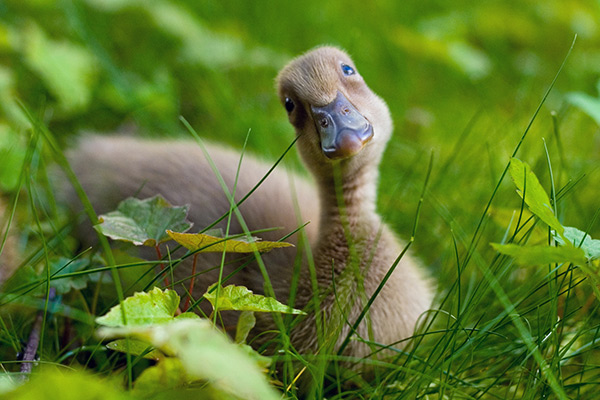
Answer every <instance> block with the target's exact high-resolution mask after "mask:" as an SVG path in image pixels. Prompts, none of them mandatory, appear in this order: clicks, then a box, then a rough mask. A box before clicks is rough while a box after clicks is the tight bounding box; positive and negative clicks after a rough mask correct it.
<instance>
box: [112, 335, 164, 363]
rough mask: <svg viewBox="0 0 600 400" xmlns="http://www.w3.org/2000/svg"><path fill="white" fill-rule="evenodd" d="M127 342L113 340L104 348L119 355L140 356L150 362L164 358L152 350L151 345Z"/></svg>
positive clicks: (133, 341) (132, 340)
mask: <svg viewBox="0 0 600 400" xmlns="http://www.w3.org/2000/svg"><path fill="white" fill-rule="evenodd" d="M127 341H128V340H127V339H117V340H113V341H112V342H110V343H107V344H106V347H107V348H109V349H111V350H114V351H119V352H121V353H129V354H132V355H134V356H142V357H144V358H147V359H150V360H160V359H161V358H164V357H165V355H164V354H163V353H161V352H160V351H158V350H155V349H153V348H152V345H150V344H148V343H146V342H143V341H141V340H136V339H129V343H127Z"/></svg>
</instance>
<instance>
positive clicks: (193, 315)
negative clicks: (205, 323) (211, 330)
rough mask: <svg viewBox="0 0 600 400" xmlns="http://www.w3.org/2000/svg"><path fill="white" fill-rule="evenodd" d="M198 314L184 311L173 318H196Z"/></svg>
mask: <svg viewBox="0 0 600 400" xmlns="http://www.w3.org/2000/svg"><path fill="white" fill-rule="evenodd" d="M198 318H200V316H199V315H198V314H194V313H193V312H184V313H181V314H179V315H178V316H176V317H175V319H198Z"/></svg>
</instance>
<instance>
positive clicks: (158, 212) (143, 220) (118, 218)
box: [94, 195, 192, 246]
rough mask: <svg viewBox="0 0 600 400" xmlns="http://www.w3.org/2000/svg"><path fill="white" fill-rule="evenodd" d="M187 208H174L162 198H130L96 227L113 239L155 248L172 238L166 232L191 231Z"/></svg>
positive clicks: (103, 216) (102, 218)
mask: <svg viewBox="0 0 600 400" xmlns="http://www.w3.org/2000/svg"><path fill="white" fill-rule="evenodd" d="M188 208H189V207H188V206H183V207H176V206H172V205H170V204H169V203H168V202H167V201H166V200H165V199H164V198H163V197H162V196H160V195H157V196H154V197H151V198H149V199H145V200H139V199H135V198H133V197H130V198H128V199H125V200H123V201H122V202H121V203H120V204H119V206H118V207H117V210H116V211H112V212H110V213H108V214H104V215H101V216H100V224H98V225H95V226H94V227H95V228H96V229H97V230H98V231H100V232H101V233H102V234H104V235H106V236H108V237H110V238H111V239H115V240H124V241H127V242H132V243H133V244H135V245H138V246H139V245H145V246H156V245H157V244H158V243H161V242H164V241H165V240H168V239H169V236H167V234H166V233H165V231H166V230H167V229H169V230H175V231H178V232H184V231H186V230H188V229H190V227H191V226H192V224H191V223H190V222H189V221H187V220H186V217H187V213H188Z"/></svg>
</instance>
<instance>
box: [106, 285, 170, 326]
mask: <svg viewBox="0 0 600 400" xmlns="http://www.w3.org/2000/svg"><path fill="white" fill-rule="evenodd" d="M178 306H179V296H178V295H177V293H175V291H174V290H169V289H166V290H164V291H163V290H161V289H159V288H157V287H155V288H154V289H152V290H151V291H149V292H147V293H145V292H138V293H135V294H134V295H133V296H131V297H128V298H126V299H125V300H123V307H124V308H125V312H126V317H127V325H133V326H135V325H150V324H162V323H165V322H169V321H172V320H173V317H174V315H175V311H176V310H177V307H178ZM96 323H98V324H100V325H104V326H123V316H122V313H121V305H120V304H119V305H116V306H114V307H113V308H111V309H110V311H109V312H108V313H107V314H105V315H103V316H101V317H98V318H96Z"/></svg>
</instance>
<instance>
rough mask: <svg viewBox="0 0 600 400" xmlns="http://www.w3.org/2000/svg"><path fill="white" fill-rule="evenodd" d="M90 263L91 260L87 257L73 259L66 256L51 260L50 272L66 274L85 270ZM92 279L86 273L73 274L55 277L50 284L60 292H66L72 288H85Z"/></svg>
mask: <svg viewBox="0 0 600 400" xmlns="http://www.w3.org/2000/svg"><path fill="white" fill-rule="evenodd" d="M89 265H90V261H89V260H86V259H76V260H71V259H68V258H65V257H61V258H59V259H56V260H53V261H51V262H50V274H52V275H54V273H57V272H58V274H57V275H56V276H60V275H66V274H70V273H73V272H80V271H83V270H85V269H86V268H87V267H88V266H89ZM89 281H90V277H89V276H88V275H85V274H81V275H76V276H71V277H67V278H60V279H53V280H51V281H50V286H51V287H53V288H55V289H56V292H57V293H58V294H65V293H68V292H70V291H71V290H81V289H83V288H85V287H86V286H87V284H88V282H89Z"/></svg>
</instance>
